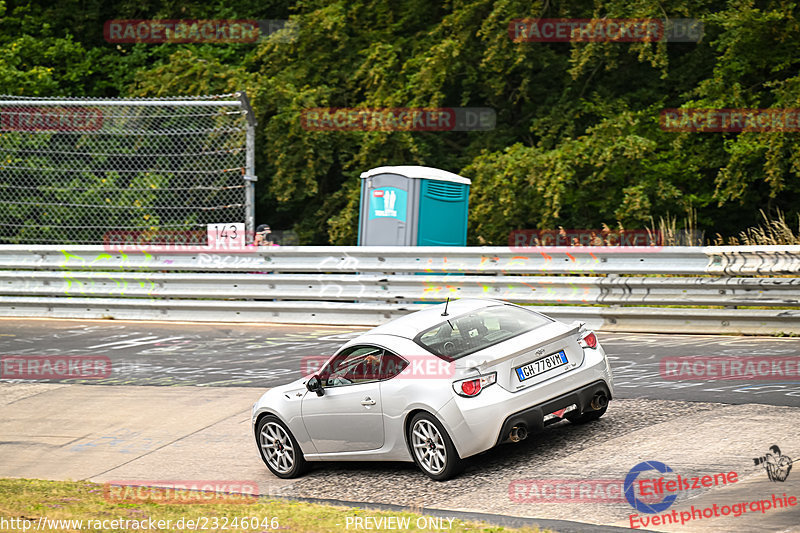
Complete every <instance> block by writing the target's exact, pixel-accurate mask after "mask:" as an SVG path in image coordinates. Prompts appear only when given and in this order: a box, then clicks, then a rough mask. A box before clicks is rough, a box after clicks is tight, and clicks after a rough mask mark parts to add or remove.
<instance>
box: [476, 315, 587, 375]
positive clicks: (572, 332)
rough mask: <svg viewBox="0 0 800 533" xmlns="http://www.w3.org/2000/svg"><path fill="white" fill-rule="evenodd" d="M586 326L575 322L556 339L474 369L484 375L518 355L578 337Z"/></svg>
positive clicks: (479, 365)
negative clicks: (567, 338)
mask: <svg viewBox="0 0 800 533" xmlns="http://www.w3.org/2000/svg"><path fill="white" fill-rule="evenodd" d="M584 326H585V322H579V321H575V322H573V323H572V324H569V325H568V326H567V327H568V328H569V329H567V330H565V331H563V332H561V333H559V334H558V335H556V336H555V337H549V338H547V339H545V340H543V341H542V342H539V343H537V344H534V345H532V346H526V347H524V348H522V349H521V350H517V351H515V352H512V353H510V354H508V355H504V356H502V357H498V358H497V359H492V360H491V361H484V362H482V363H478V364H477V365H474V366H473V367H472V368H474V369H476V370H477V371H478V372H480V373H481V374H483V373H484V372H485V371H486V370H487V369H489V368H491V367H493V366H497V365H499V364H500V363H503V362H505V361H508V360H509V359H513V358H515V357H517V356H518V355H522V354H524V353H526V352H532V351H534V350H536V349H537V348H541V347H542V346H545V345H547V344H551V343H554V342H557V341H559V340H561V339H563V338H565V337H569V336H571V335H576V334H577V333H579V332H580V331H581V330H582V329H584ZM534 331H535V330H534ZM490 349H491V348H490Z"/></svg>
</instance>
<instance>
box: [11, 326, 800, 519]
mask: <svg viewBox="0 0 800 533" xmlns="http://www.w3.org/2000/svg"><path fill="white" fill-rule="evenodd" d="M361 331H363V329H362V328H344V327H341V328H340V327H327V326H280V325H226V324H186V323H145V322H118V321H80V320H22V319H0V355H2V356H9V355H11V356H59V355H62V356H63V355H84V356H102V357H108V358H109V360H110V361H111V365H112V372H111V374H110V375H109V376H108V377H105V378H102V379H93V380H82V381H81V380H72V381H59V382H47V381H42V382H35V381H31V380H14V379H11V380H9V379H2V380H0V381H3V382H4V383H2V384H0V455H2V456H3V457H5V458H11V460H9V461H3V462H2V463H1V464H0V476H20V477H43V478H52V479H59V478H72V479H92V480H98V481H107V480H115V479H116V480H119V479H138V480H147V479H184V480H185V479H255V480H257V481H258V483H259V486H260V488H261V491H262V493H264V494H273V495H284V496H288V497H297V498H312V499H328V500H342V501H350V502H354V501H355V502H370V503H375V504H385V505H389V504H394V505H403V506H412V507H416V508H434V509H440V510H445V511H443V512H444V513H445V514H446V512H447V510H450V511H463V512H471V513H493V514H503V515H510V516H518V517H532V518H537V519H546V520H567V521H574V522H582V523H589V524H603V525H607V526H621V527H630V525H631V522H630V520H631V518H630V515H631V513H632V511H633V509H632V507H631V505H630V504H629V503H628V502H627V501H626V500H625V498H624V495H620V494H619V492H617V493H614V494H613V495H612V494H611V492H608V493H606V494H600V495H599V496H598V494H597V493H596V491H595V493H592V495H589V494H588V493H585V494H584V493H583V492H581V493H580V494H581V495H582V496H581V497H580V498H578V497H574V498H571V499H569V498H567V499H564V498H562V499H561V500H559V501H557V502H554V501H544V500H541V499H537V498H538V495H539V493H538V492H537V491H538V490H539V489H542V490H544V489H543V487H544V486H545V485H547V484H548V483H550V484H553V483H556V484H557V483H559V482H561V483H562V484H563V480H564V479H569V480H572V481H575V482H581V483H584V484H586V483H590V484H591V483H594V485H592V486H594V487H595V488H597V486H600V485H603V483H606V485H605V487H606V489H608V486H607V482H609V480H610V481H611V482H613V481H616V482H618V484H621V483H622V481H621V480H623V479H624V478H625V476H626V474H627V473H628V471H629V470H630V469H631V468H632V467H633V466H634V465H636V464H637V463H639V462H641V461H661V462H663V463H665V464H667V465H669V466H670V467H672V469H673V470H674V471H675V472H677V473H680V474H682V475H685V476H689V475H693V476H701V475H706V474H707V475H713V474H714V473H718V472H729V471H735V472H737V473H738V475H739V482H738V483H735V484H732V485H729V486H725V487H712V488H710V489H703V488H698V489H692V490H691V491H686V492H684V493H681V494H680V495H679V497H678V499H677V500H676V503H675V507H674V508H673V509H677V510H678V511H679V512H680V511H681V510H682V509H690V508H691V507H692V506H694V507H695V508H700V507H704V506H711V505H712V504H719V505H720V506H722V505H723V504H725V503H726V502H727V503H729V504H731V505H733V503H734V502H746V501H750V500H753V499H754V498H756V497H757V496H758V497H759V498H768V497H770V496H771V495H772V494H775V495H776V496H777V497H778V498H780V496H781V495H783V494H784V493H786V494H787V495H788V496H793V495H794V496H800V472H798V471H795V472H792V473H791V474H790V475H789V476H788V478H787V479H786V481H784V482H780V483H778V482H771V481H769V479H768V477H767V475H766V472H765V471H764V470H763V468H762V467H758V466H754V461H753V458H755V457H757V456H760V455H763V454H764V453H766V452H767V451H768V448H769V446H771V445H773V444H778V445H780V447H781V450H782V451H783V453H784V455H787V456H789V457H797V456H800V424H798V422H799V421H800V381H798V379H797V376H796V375H795V376H794V377H792V376H788V377H787V378H786V379H769V380H765V379H741V380H719V379H705V380H686V379H681V380H679V379H667V378H665V377H664V376H663V373H662V369H663V365H662V363H663V360H664V358H672V357H683V356H718V357H730V358H732V359H735V358H745V357H763V358H773V357H778V358H781V357H783V358H785V357H792V358H797V357H798V356H800V339H798V338H765V337H725V336H697V335H652V334H625V333H613V334H611V333H609V334H603V333H600V334H598V337H599V339H600V342H601V343H602V344H603V345H604V347H605V349H606V351H607V353H608V354H609V356H610V358H611V360H612V367H613V369H614V375H615V382H616V396H615V398H614V401H613V402H612V403H611V405H610V407H609V411H608V413H607V414H606V415H605V416H604V417H603V418H602V419H601V420H599V421H597V422H595V423H591V424H587V425H584V426H575V425H572V424H570V423H568V422H566V421H564V422H559V423H557V424H554V425H552V426H549V427H548V428H547V429H546V430H545V431H544V432H542V433H540V434H538V435H533V436H531V437H529V438H528V439H527V440H525V441H523V442H521V443H519V444H516V445H507V446H502V447H500V448H496V449H493V450H490V451H489V452H487V453H485V454H482V455H480V456H477V457H473V458H471V459H470V460H469V461H468V464H467V469H466V472H465V473H464V474H463V475H461V476H460V477H458V478H456V479H454V480H451V481H448V482H445V483H435V482H432V481H430V480H428V479H427V478H426V477H424V476H423V475H422V474H421V473H419V472H418V471H417V470H416V468H415V467H414V466H413V465H412V464H410V463H409V464H406V463H331V464H323V465H319V466H317V467H315V469H314V470H312V472H311V473H309V474H308V475H307V476H305V477H303V478H301V479H298V480H288V481H287V480H279V479H277V478H274V477H273V476H271V474H270V473H269V472H268V471H267V469H266V467H264V466H263V464H262V463H261V461H260V458H259V457H258V455H257V452H256V449H255V446H254V444H253V440H252V433H251V430H250V426H249V414H250V413H249V407H250V406H251V405H252V403H253V401H255V400H256V399H257V397H258V396H259V394H260V393H261V392H262V391H263V390H264V389H267V388H269V387H272V386H275V385H279V384H282V383H286V382H288V381H290V380H293V379H296V378H297V377H300V368H301V361H302V359H303V358H304V357H308V356H319V355H328V354H331V353H332V352H333V351H334V350H335V349H336V347H337V346H339V345H340V344H341V343H342V342H344V341H345V340H347V339H349V338H352V337H353V336H356V335H358V334H359V333H360V332H361ZM84 384H90V385H91V386H85V385H84ZM87 406H89V407H87ZM91 406H94V408H93V409H92V408H90V407H91ZM54 411H57V412H54ZM56 421H58V424H59V427H58V429H54V427H53V425H54V424H55V423H56ZM559 480H561V481H559ZM598 483H599V485H598ZM580 490H583V488H581V489H580ZM573 495H574V493H573ZM612 496H614V497H612ZM671 510H672V509H670V511H671ZM647 516H649V515H647ZM798 524H800V506H794V507H789V508H787V509H778V510H775V509H772V510H770V511H769V512H757V511H754V512H749V513H745V514H742V515H741V516H737V517H734V516H733V515H731V516H727V517H721V518H710V519H705V518H704V519H700V520H695V521H693V522H691V523H689V524H685V525H683V526H681V525H675V524H672V525H666V526H655V527H650V529H653V530H659V531H706V530H707V531H800V526H798ZM542 525H551V526H552V527H556V528H557V529H560V530H562V531H567V530H572V529H571V528H572V527H573V526H574V527H575V530H581V529H580V526H579V524H577V525H576V524H573V525H570V523H569V522H563V523H562V522H542ZM639 525H640V526H641V522H640V523H639ZM588 530H592V529H591V527H589V529H587V531H588Z"/></svg>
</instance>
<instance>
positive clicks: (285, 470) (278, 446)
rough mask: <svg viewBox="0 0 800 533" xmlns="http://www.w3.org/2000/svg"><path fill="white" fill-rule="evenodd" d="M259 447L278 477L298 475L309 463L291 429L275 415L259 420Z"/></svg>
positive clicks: (269, 466) (266, 461) (265, 460)
mask: <svg viewBox="0 0 800 533" xmlns="http://www.w3.org/2000/svg"><path fill="white" fill-rule="evenodd" d="M258 447H259V449H260V450H261V458H262V459H263V460H264V462H265V463H266V464H267V467H268V468H269V469H270V471H271V472H272V473H273V474H275V475H276V476H278V477H282V478H292V477H297V476H299V475H300V474H302V473H303V472H304V471H305V469H306V465H307V463H306V461H305V458H304V457H303V452H302V451H301V450H300V446H299V445H298V444H297V441H296V440H295V439H294V437H293V436H292V434H291V432H290V431H289V429H288V428H286V426H284V425H283V423H282V422H281V421H280V420H279V419H278V418H277V417H275V416H272V415H269V416H265V417H264V418H262V419H261V421H260V422H259V424H258Z"/></svg>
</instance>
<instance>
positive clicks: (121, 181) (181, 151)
mask: <svg viewBox="0 0 800 533" xmlns="http://www.w3.org/2000/svg"><path fill="white" fill-rule="evenodd" d="M254 126H255V124H254V120H253V115H252V111H251V110H250V109H249V105H248V103H247V97H246V95H244V94H243V93H236V94H227V95H216V96H203V97H181V98H169V99H111V100H100V99H73V98H66V99H44V98H20V97H13V96H0V243H9V244H17V243H42V244H46V243H51V244H103V243H105V242H107V241H108V234H109V232H115V233H116V234H117V235H119V234H120V233H124V234H125V235H127V236H128V239H130V238H131V237H133V239H137V240H139V241H148V242H166V241H170V240H174V235H176V234H183V235H190V236H191V235H194V236H196V238H197V239H200V238H202V236H203V235H204V232H205V229H206V226H207V224H218V223H236V222H238V223H241V222H244V223H245V225H246V229H247V230H248V231H249V232H251V234H252V230H253V181H255V177H254V170H253V166H254V165H253V163H254V156H253V150H254V143H253V134H254Z"/></svg>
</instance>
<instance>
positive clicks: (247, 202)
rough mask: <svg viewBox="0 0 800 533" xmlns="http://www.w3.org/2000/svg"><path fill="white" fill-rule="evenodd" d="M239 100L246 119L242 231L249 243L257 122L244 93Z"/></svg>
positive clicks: (252, 222) (252, 234) (253, 230)
mask: <svg viewBox="0 0 800 533" xmlns="http://www.w3.org/2000/svg"><path fill="white" fill-rule="evenodd" d="M239 100H240V101H241V102H242V109H244V112H245V117H246V118H247V139H246V141H245V142H246V150H247V151H246V157H245V173H244V180H245V191H244V229H245V234H246V235H247V239H248V243H249V242H250V240H251V239H252V238H253V236H254V233H255V205H256V201H255V196H256V195H255V182H256V181H258V177H256V125H257V124H258V122H257V121H256V116H255V114H254V113H253V108H252V107H250V100H249V99H248V98H247V93H246V92H245V91H242V92H240V93H239Z"/></svg>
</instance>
